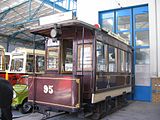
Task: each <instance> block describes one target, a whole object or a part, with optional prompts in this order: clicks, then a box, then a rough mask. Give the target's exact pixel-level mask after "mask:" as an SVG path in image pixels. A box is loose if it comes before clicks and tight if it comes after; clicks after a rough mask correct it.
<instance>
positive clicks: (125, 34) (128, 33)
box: [118, 32, 131, 41]
mask: <svg viewBox="0 0 160 120" xmlns="http://www.w3.org/2000/svg"><path fill="white" fill-rule="evenodd" d="M118 34H119V35H120V36H121V37H122V38H124V39H125V40H128V41H130V39H131V38H130V32H120V33H118Z"/></svg>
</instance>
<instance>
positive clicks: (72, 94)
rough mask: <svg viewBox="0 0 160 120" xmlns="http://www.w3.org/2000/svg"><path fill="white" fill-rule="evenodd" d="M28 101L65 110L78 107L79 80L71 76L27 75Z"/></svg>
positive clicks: (73, 109)
mask: <svg viewBox="0 0 160 120" xmlns="http://www.w3.org/2000/svg"><path fill="white" fill-rule="evenodd" d="M29 86H30V87H29V91H30V93H29V102H35V103H37V104H39V105H45V106H50V107H51V106H52V107H54V108H56V109H61V110H65V111H72V112H74V111H76V110H77V109H78V108H79V107H80V80H79V79H74V78H72V77H68V76H64V77H58V78H56V77H35V78H33V77H29Z"/></svg>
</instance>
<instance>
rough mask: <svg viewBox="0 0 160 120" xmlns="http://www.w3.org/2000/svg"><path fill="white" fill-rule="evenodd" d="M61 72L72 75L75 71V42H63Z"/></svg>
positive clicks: (67, 40)
mask: <svg viewBox="0 0 160 120" xmlns="http://www.w3.org/2000/svg"><path fill="white" fill-rule="evenodd" d="M61 50H62V54H61V61H62V62H61V71H62V73H72V70H73V40H70V39H64V40H63V41H62V48H61Z"/></svg>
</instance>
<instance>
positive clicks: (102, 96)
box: [92, 87, 131, 103]
mask: <svg viewBox="0 0 160 120" xmlns="http://www.w3.org/2000/svg"><path fill="white" fill-rule="evenodd" d="M123 92H126V93H129V92H131V87H125V88H119V89H114V90H110V91H105V92H101V93H95V94H92V103H97V102H100V101H103V100H105V99H106V97H107V96H111V97H116V96H119V95H122V94H123Z"/></svg>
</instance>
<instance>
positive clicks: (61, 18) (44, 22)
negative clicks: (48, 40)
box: [39, 11, 73, 25]
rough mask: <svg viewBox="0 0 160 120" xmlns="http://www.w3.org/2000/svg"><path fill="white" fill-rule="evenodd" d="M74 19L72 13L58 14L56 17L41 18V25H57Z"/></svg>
mask: <svg viewBox="0 0 160 120" xmlns="http://www.w3.org/2000/svg"><path fill="white" fill-rule="evenodd" d="M72 18H73V13H72V11H69V12H65V13H57V14H54V15H49V16H45V17H41V18H39V23H40V25H47V24H52V23H57V22H61V21H65V20H71V19H72Z"/></svg>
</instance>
